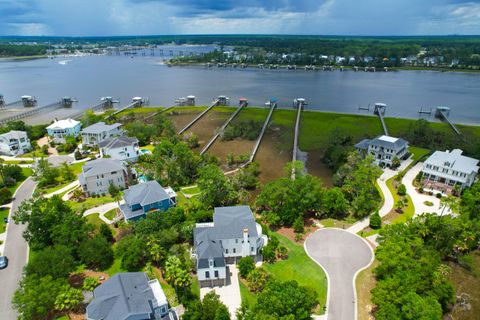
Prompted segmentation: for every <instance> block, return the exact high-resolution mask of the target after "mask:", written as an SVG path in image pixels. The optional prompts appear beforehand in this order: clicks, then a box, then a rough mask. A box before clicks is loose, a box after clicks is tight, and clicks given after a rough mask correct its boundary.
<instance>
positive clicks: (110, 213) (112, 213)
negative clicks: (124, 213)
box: [105, 209, 117, 220]
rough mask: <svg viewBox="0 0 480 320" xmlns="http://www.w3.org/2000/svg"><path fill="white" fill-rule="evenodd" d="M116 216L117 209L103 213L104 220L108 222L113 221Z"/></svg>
mask: <svg viewBox="0 0 480 320" xmlns="http://www.w3.org/2000/svg"><path fill="white" fill-rule="evenodd" d="M116 216H117V209H112V210H109V211H107V212H106V213H105V218H107V219H108V220H113V219H115V217H116Z"/></svg>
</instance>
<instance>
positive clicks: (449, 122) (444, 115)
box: [437, 110, 462, 136]
mask: <svg viewBox="0 0 480 320" xmlns="http://www.w3.org/2000/svg"><path fill="white" fill-rule="evenodd" d="M437 112H438V113H440V114H441V116H442V117H443V119H445V121H447V123H448V124H449V125H450V127H452V129H453V131H455V133H456V134H457V135H459V136H461V135H462V133H461V132H460V130H458V128H457V127H456V126H455V125H454V124H453V122H451V121H450V119H448V116H447V115H446V114H445V113H444V112H443V111H442V110H437Z"/></svg>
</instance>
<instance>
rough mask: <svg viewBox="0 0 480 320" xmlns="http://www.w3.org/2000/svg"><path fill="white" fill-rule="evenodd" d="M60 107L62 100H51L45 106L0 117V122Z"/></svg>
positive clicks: (3, 122)
mask: <svg viewBox="0 0 480 320" xmlns="http://www.w3.org/2000/svg"><path fill="white" fill-rule="evenodd" d="M62 107H63V104H62V101H57V102H53V103H50V104H47V105H45V106H42V107H38V108H35V107H32V109H30V110H28V111H25V112H22V113H19V114H15V115H12V116H10V117H7V118H4V119H0V124H5V123H7V122H10V121H14V120H20V119H23V118H26V117H29V116H33V115H35V114H37V113H40V112H41V111H44V110H46V109H60V108H62Z"/></svg>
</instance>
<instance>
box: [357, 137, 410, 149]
mask: <svg viewBox="0 0 480 320" xmlns="http://www.w3.org/2000/svg"><path fill="white" fill-rule="evenodd" d="M371 145H374V146H379V147H384V148H389V149H394V150H400V149H402V148H404V147H407V146H408V142H407V141H406V140H404V139H402V138H396V137H391V136H387V135H381V136H378V137H376V138H374V139H363V140H362V141H360V142H359V143H357V144H356V145H355V148H357V149H368V147H369V146H371Z"/></svg>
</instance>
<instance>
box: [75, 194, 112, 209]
mask: <svg viewBox="0 0 480 320" xmlns="http://www.w3.org/2000/svg"><path fill="white" fill-rule="evenodd" d="M113 201H115V199H113V198H112V197H111V196H105V197H99V198H92V197H90V198H86V199H85V201H82V202H76V201H67V202H68V204H69V205H70V207H71V208H72V209H73V210H74V211H77V212H79V211H80V212H83V211H85V210H88V209H91V208H94V207H98V206H100V205H102V204H105V203H109V202H113Z"/></svg>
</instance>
